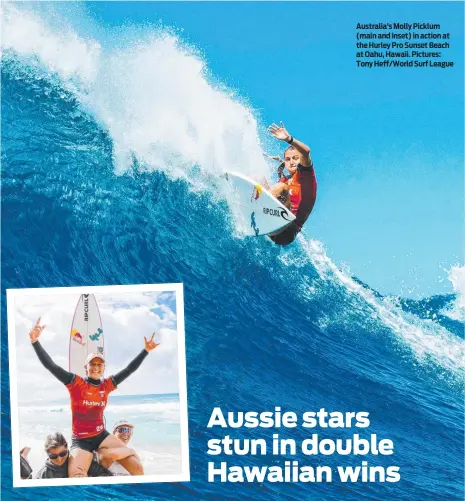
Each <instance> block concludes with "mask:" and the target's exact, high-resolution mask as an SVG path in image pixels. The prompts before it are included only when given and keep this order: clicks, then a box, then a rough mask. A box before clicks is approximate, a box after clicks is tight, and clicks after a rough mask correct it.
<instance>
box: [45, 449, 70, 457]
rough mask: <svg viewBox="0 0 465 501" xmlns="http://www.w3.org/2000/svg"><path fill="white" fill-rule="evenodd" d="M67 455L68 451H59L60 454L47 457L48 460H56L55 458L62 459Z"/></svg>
mask: <svg viewBox="0 0 465 501" xmlns="http://www.w3.org/2000/svg"><path fill="white" fill-rule="evenodd" d="M67 455H68V449H66V450H65V451H61V452H59V453H58V454H49V455H48V457H49V458H50V459H56V458H58V457H60V458H64V457H65V456H67Z"/></svg>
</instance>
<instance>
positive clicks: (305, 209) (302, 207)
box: [270, 162, 317, 245]
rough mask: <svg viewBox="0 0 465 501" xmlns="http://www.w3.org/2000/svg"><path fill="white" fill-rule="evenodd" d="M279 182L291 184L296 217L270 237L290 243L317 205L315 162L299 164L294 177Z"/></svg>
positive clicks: (293, 209) (276, 240) (280, 242)
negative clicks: (304, 164)
mask: <svg viewBox="0 0 465 501" xmlns="http://www.w3.org/2000/svg"><path fill="white" fill-rule="evenodd" d="M279 182H282V183H286V184H287V185H288V186H289V198H290V199H291V210H292V213H293V214H294V215H295V219H294V221H293V222H292V223H291V224H290V225H288V226H286V227H285V228H284V230H283V231H281V232H280V233H278V234H276V235H273V236H270V238H271V240H273V242H274V243H276V244H278V245H289V244H290V243H292V242H293V241H294V240H295V238H296V236H297V234H298V233H299V232H300V231H301V230H302V226H303V225H304V223H305V221H307V219H308V216H310V213H311V212H312V210H313V206H314V205H315V201H316V188H317V183H316V177H315V170H314V168H313V162H312V163H311V164H310V165H309V166H308V167H305V166H303V165H301V164H299V165H298V166H297V172H296V173H295V174H294V175H293V176H292V177H290V178H287V177H284V178H281V179H280V180H279Z"/></svg>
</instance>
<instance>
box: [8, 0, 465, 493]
mask: <svg viewBox="0 0 465 501" xmlns="http://www.w3.org/2000/svg"><path fill="white" fill-rule="evenodd" d="M4 15H5V24H4V33H3V43H4V47H3V67H2V91H3V93H2V146H3V148H2V184H3V199H2V242H3V252H2V257H3V259H2V277H3V281H2V284H3V288H2V313H3V315H2V318H3V321H2V362H3V364H2V366H3V368H2V394H3V395H6V394H7V392H8V391H9V379H8V357H7V349H6V346H7V331H6V304H5V289H6V288H23V287H61V286H63V287H65V286H79V285H112V284H137V283H160V282H161V283H163V282H171V283H172V282H183V283H184V287H185V318H186V349H187V371H188V374H187V376H188V378H187V380H188V403H189V428H190V459H191V478H192V481H191V482H190V483H188V484H173V485H168V484H166V485H165V484H161V485H156V486H151V485H148V484H146V485H142V484H141V485H131V486H129V485H122V486H116V487H110V486H104V487H98V486H96V487H76V488H74V487H73V488H72V487H70V488H66V489H61V490H60V496H61V498H62V499H63V500H64V501H66V500H68V499H69V500H71V499H74V498H75V496H76V495H82V492H83V491H86V493H88V494H89V495H91V493H93V494H97V495H98V496H99V498H100V499H115V498H116V499H126V498H127V499H133V498H134V497H136V498H137V499H207V498H208V499H220V498H221V499H247V500H257V501H258V500H263V501H265V500H266V501H270V500H274V499H276V500H278V499H289V500H302V499H309V500H313V499H314V500H340V499H344V500H349V501H352V500H353V501H356V500H357V501H359V500H360V499H366V500H377V501H379V500H388V499H389V500H391V499H396V500H412V499H422V500H423V501H428V500H438V499H447V500H448V501H452V500H459V499H460V500H461V499H463V495H464V492H463V482H462V480H463V474H464V468H463V466H464V451H463V411H464V409H463V374H464V368H465V356H464V354H465V350H464V343H463V339H462V338H463V318H464V317H463V306H461V305H460V304H459V301H458V298H459V295H451V296H439V297H434V298H429V299H428V300H424V301H423V302H421V301H420V302H414V301H407V300H402V299H398V298H397V299H396V298H389V297H383V296H381V295H380V294H378V293H376V291H373V290H371V289H370V287H369V286H367V285H365V284H363V283H361V282H360V281H358V280H357V279H356V278H354V277H351V276H349V275H348V274H346V273H344V272H343V271H341V270H339V269H338V268H337V267H336V266H335V265H334V263H333V262H332V261H331V259H330V258H329V257H328V255H327V254H326V252H325V249H324V246H323V245H322V244H321V243H320V242H317V241H313V240H309V239H307V238H306V237H305V236H301V237H300V238H299V240H298V241H297V242H296V243H295V244H294V245H292V246H290V247H289V248H286V249H280V248H277V247H275V246H273V245H272V244H271V243H270V242H268V241H267V240H265V239H252V238H243V237H241V235H240V234H237V232H236V230H235V227H234V224H233V221H232V218H231V216H230V212H229V210H228V204H227V200H226V198H225V194H224V193H222V191H221V189H222V188H221V185H220V183H219V182H218V181H217V179H218V173H220V172H221V171H222V170H228V169H234V170H236V171H241V172H243V173H245V174H250V173H252V172H254V173H255V174H256V173H257V172H258V174H260V175H266V174H268V167H267V165H266V164H265V163H264V162H263V159H262V158H261V147H262V146H263V142H262V145H261V144H260V133H259V126H258V124H257V121H256V119H255V118H254V114H253V112H252V111H251V110H250V109H248V108H247V106H246V105H245V104H244V103H241V102H240V100H239V99H238V98H237V97H236V96H234V95H233V94H232V93H231V92H229V91H227V90H226V89H223V88H221V87H220V86H218V85H213V84H212V83H210V82H209V79H208V75H207V72H206V69H205V67H204V63H203V61H202V59H201V57H200V56H199V55H197V54H196V53H195V52H194V51H192V50H191V49H189V48H186V47H183V45H182V43H181V42H180V41H179V40H177V39H176V38H175V37H173V36H172V35H170V34H167V33H163V32H156V33H153V34H152V35H151V36H148V37H147V38H146V39H144V40H142V41H140V40H139V41H138V42H134V43H132V44H129V45H128V46H127V48H125V49H121V50H117V49H114V50H113V51H105V50H103V49H102V47H101V46H100V45H99V44H98V42H96V41H94V40H85V39H80V38H79V37H78V36H77V35H76V34H74V33H73V32H72V30H71V31H64V32H63V31H62V30H61V31H60V32H59V33H61V34H60V35H57V34H56V33H58V32H54V31H53V29H52V28H50V27H47V26H45V24H44V23H43V22H42V21H41V20H40V18H38V17H36V16H34V15H32V14H31V13H25V12H21V11H18V10H15V9H12V8H9V9H6V10H5V13H4ZM26 33H27V34H28V36H25V34H26ZM63 33H64V34H63ZM70 52H71V53H72V54H73V55H74V57H73V58H69V57H67V54H69V53H70ZM123 67H124V68H126V71H124V72H123V71H122V68H123ZM144 68H145V69H146V71H143V70H144ZM170 75H171V76H170ZM169 76H170V78H169V80H168V81H167V78H168V77H169ZM181 76H182V78H181ZM181 84H182V85H181ZM186 89H188V91H187V90H186ZM457 292H459V291H457ZM461 301H462V303H463V299H462V300H461ZM461 307H462V316H460V315H459V314H457V309H460V308H461ZM448 312H449V313H450V312H454V313H453V314H452V313H450V314H448ZM276 405H278V406H281V408H282V409H283V410H293V411H295V412H297V413H301V412H305V411H311V410H315V411H316V410H319V409H320V408H325V409H327V410H328V411H334V410H338V411H367V412H370V419H371V423H372V424H371V426H370V428H369V431H370V433H377V434H378V436H380V437H383V438H391V439H392V440H393V441H394V444H395V455H394V456H392V457H388V458H387V459H386V458H379V457H370V458H369V462H370V464H379V465H383V464H385V465H388V464H391V465H398V466H400V472H401V476H402V479H401V481H400V482H399V483H393V484H390V483H384V484H383V483H377V484H369V483H357V484H349V483H347V484H342V483H337V482H334V483H332V484H272V483H267V484H247V483H245V484H235V485H234V486H233V488H234V491H235V492H234V494H231V488H232V486H231V485H230V484H221V483H215V484H209V483H207V463H208V461H211V460H213V461H215V463H219V462H220V461H221V460H223V461H228V462H229V463H230V464H249V465H250V464H257V465H260V464H263V465H265V464H274V463H275V462H276V459H275V458H272V457H266V458H260V457H254V458H237V457H236V458H234V459H231V458H229V457H227V456H221V457H212V456H208V455H207V453H206V450H207V440H208V438H211V437H213V436H218V435H219V433H218V432H217V431H215V432H210V431H209V430H207V428H206V425H207V423H208V420H209V417H210V414H211V412H212V410H213V408H214V407H216V406H220V407H221V408H222V409H223V410H225V411H233V410H243V411H246V410H256V411H264V410H273V409H274V407H275V406H276ZM319 431H320V432H321V433H322V434H323V433H324V434H325V436H326V437H333V438H337V437H344V436H347V435H348V431H350V430H347V431H345V432H341V431H339V432H337V430H332V431H325V430H319ZM2 432H3V437H4V441H3V443H4V450H6V451H7V452H8V454H5V455H2V466H3V477H4V483H3V489H5V491H7V492H8V494H7V495H8V496H9V499H38V498H41V499H47V498H48V496H49V491H48V490H47V489H46V488H44V489H41V488H34V489H32V490H29V489H27V490H22V491H18V490H14V489H12V487H11V485H12V480H11V458H10V452H9V451H10V449H11V441H10V438H9V433H10V416H9V410H7V409H6V408H5V413H3V414H2ZM224 434H226V433H224ZM230 434H231V435H232V436H235V437H248V438H269V437H270V436H271V433H270V432H269V430H268V431H267V430H262V429H259V430H252V431H250V430H249V431H241V432H239V431H238V432H235V431H231V433H230ZM284 435H285V434H284V433H283V436H284ZM308 435H310V433H308V432H306V431H305V430H299V431H295V432H293V433H292V435H291V434H288V435H286V436H287V437H290V436H292V437H293V438H295V439H296V440H299V439H303V438H305V437H307V436H308ZM295 459H298V460H299V461H300V462H301V464H312V463H313V464H315V461H314V460H311V458H308V457H307V458H305V457H304V456H299V455H298V456H296V458H295ZM359 459H360V458H352V459H351V460H350V461H349V463H350V464H353V465H358V464H360V463H361V460H362V459H363V458H362V459H360V460H359ZM318 464H328V465H330V466H333V467H335V465H336V464H344V462H343V461H342V460H341V459H339V460H338V459H337V458H334V457H327V458H326V457H323V458H322V457H319V458H318ZM18 492H20V494H18Z"/></svg>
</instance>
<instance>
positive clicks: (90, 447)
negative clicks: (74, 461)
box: [70, 430, 110, 452]
mask: <svg viewBox="0 0 465 501" xmlns="http://www.w3.org/2000/svg"><path fill="white" fill-rule="evenodd" d="M108 435H110V433H109V432H108V431H107V430H103V431H102V433H99V434H98V435H95V437H88V438H76V437H75V436H73V437H71V447H70V450H71V451H72V450H73V449H83V450H85V451H88V452H94V451H97V450H98V448H99V447H100V445H101V444H102V442H103V441H104V440H105V439H106V438H107V437H108Z"/></svg>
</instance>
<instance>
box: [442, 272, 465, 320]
mask: <svg viewBox="0 0 465 501" xmlns="http://www.w3.org/2000/svg"><path fill="white" fill-rule="evenodd" d="M448 277H449V280H450V282H451V283H452V287H453V289H454V292H455V293H456V294H457V298H456V300H455V301H454V303H453V304H452V306H451V307H449V308H447V309H445V310H443V311H442V312H441V313H442V314H444V315H447V316H448V317H450V318H452V319H453V320H458V321H460V322H465V266H453V267H452V268H451V269H450V270H449V271H448Z"/></svg>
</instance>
